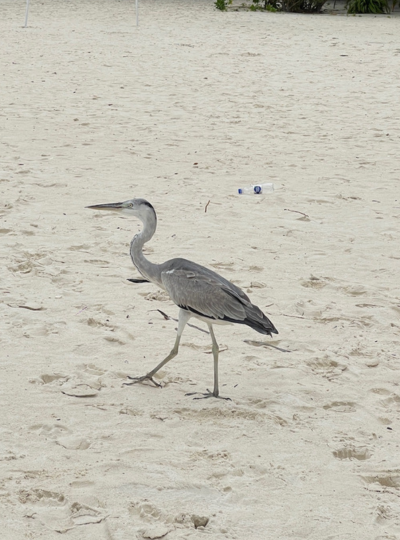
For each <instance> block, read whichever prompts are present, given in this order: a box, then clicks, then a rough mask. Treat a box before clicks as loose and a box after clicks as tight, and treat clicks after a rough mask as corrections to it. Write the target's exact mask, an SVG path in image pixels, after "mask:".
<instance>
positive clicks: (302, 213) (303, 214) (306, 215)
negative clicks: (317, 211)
mask: <svg viewBox="0 0 400 540" xmlns="http://www.w3.org/2000/svg"><path fill="white" fill-rule="evenodd" d="M285 210H286V212H294V213H295V214H301V215H302V216H304V217H306V218H309V219H310V216H309V215H308V214H305V213H304V212H299V211H298V210H290V208H285Z"/></svg>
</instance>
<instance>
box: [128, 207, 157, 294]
mask: <svg viewBox="0 0 400 540" xmlns="http://www.w3.org/2000/svg"><path fill="white" fill-rule="evenodd" d="M139 219H140V220H141V222H142V223H143V229H142V231H141V232H140V233H139V234H137V235H136V236H134V237H133V239H132V241H131V247H130V255H131V259H132V262H133V264H134V265H135V266H136V268H137V269H138V270H139V272H140V273H141V274H142V276H143V277H145V278H147V279H148V280H150V281H152V282H153V283H156V284H157V285H159V286H160V287H161V286H162V282H161V273H160V271H159V265H158V264H153V263H151V262H150V261H149V260H148V259H146V257H145V256H144V255H143V251H142V249H143V246H144V244H145V243H146V242H148V241H149V240H151V238H152V237H153V236H154V233H155V232H156V228H157V216H156V213H155V211H154V209H153V208H152V209H149V211H148V212H147V213H146V215H145V216H143V217H139Z"/></svg>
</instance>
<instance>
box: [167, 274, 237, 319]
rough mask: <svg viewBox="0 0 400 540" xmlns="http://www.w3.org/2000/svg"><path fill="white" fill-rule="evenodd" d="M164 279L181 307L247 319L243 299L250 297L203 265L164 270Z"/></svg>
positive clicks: (193, 310) (212, 315)
mask: <svg viewBox="0 0 400 540" xmlns="http://www.w3.org/2000/svg"><path fill="white" fill-rule="evenodd" d="M161 279H162V282H163V284H164V287H165V290H166V291H167V292H168V294H169V295H170V297H171V300H173V302H174V303H175V304H177V305H178V306H179V307H182V308H184V309H188V310H189V311H192V312H193V313H196V314H198V315H203V316H204V317H209V318H211V319H220V320H224V319H226V320H230V321H232V322H234V321H237V322H241V321H244V320H245V319H246V310H245V305H244V304H243V302H246V303H247V301H246V300H244V299H242V298H240V297H239V295H237V294H236V292H235V291H234V290H232V291H230V290H229V287H228V286H226V285H225V284H221V282H220V281H219V280H217V279H214V278H213V277H210V276H208V275H204V274H203V273H202V272H201V267H199V270H198V271H196V270H185V269H171V270H167V271H164V272H162V273H161ZM227 283H228V284H229V282H227ZM239 290H240V289H239Z"/></svg>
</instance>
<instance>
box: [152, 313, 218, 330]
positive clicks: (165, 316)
mask: <svg viewBox="0 0 400 540" xmlns="http://www.w3.org/2000/svg"><path fill="white" fill-rule="evenodd" d="M152 311H159V312H160V313H161V315H162V316H163V317H164V319H165V320H166V321H175V322H179V321H178V319H174V318H173V317H170V316H169V315H167V314H166V313H164V312H163V311H161V309H153V310H152ZM187 325H188V326H191V327H192V328H196V329H197V330H200V332H204V334H209V333H210V332H207V330H203V328H199V327H198V326H196V325H195V324H190V323H187Z"/></svg>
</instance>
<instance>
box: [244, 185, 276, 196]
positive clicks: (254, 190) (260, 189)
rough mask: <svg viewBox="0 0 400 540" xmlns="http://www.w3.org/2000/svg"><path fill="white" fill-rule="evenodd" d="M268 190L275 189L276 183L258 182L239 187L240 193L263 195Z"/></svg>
mask: <svg viewBox="0 0 400 540" xmlns="http://www.w3.org/2000/svg"><path fill="white" fill-rule="evenodd" d="M268 191H274V184H256V185H254V186H246V187H243V188H239V189H238V193H239V195H261V194H262V193H267V192H268Z"/></svg>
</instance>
